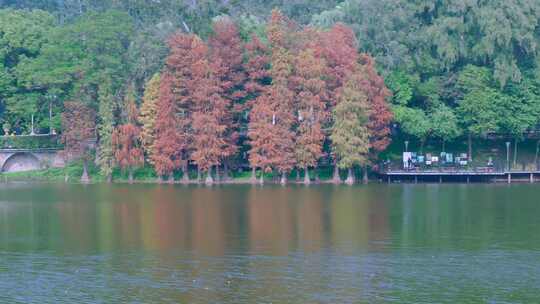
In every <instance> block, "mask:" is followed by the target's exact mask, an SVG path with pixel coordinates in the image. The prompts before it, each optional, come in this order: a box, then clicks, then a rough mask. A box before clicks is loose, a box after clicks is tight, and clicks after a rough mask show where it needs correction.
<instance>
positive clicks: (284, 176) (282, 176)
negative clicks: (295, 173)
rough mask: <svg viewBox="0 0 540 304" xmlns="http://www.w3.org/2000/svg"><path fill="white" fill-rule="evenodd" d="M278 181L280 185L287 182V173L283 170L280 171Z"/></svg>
mask: <svg viewBox="0 0 540 304" xmlns="http://www.w3.org/2000/svg"><path fill="white" fill-rule="evenodd" d="M279 183H280V184H282V185H286V184H287V173H285V172H283V173H281V180H280V181H279Z"/></svg>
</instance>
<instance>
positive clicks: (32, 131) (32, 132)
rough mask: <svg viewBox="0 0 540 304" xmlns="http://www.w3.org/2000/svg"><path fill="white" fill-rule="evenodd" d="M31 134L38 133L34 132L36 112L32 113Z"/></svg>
mask: <svg viewBox="0 0 540 304" xmlns="http://www.w3.org/2000/svg"><path fill="white" fill-rule="evenodd" d="M30 135H36V133H35V132H34V114H32V129H31V131H30Z"/></svg>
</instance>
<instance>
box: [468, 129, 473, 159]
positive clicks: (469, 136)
mask: <svg viewBox="0 0 540 304" xmlns="http://www.w3.org/2000/svg"><path fill="white" fill-rule="evenodd" d="M467 146H468V148H469V154H468V157H469V162H472V134H471V133H469V134H468V136H467Z"/></svg>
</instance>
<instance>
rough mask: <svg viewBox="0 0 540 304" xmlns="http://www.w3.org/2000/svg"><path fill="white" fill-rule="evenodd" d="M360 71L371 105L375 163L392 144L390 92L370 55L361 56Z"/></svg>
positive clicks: (365, 177) (370, 135) (366, 178)
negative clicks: (380, 153) (379, 155)
mask: <svg viewBox="0 0 540 304" xmlns="http://www.w3.org/2000/svg"><path fill="white" fill-rule="evenodd" d="M360 71H361V75H362V79H361V80H360V87H361V88H362V91H363V92H364V93H365V94H366V97H367V99H368V103H369V105H370V116H369V123H368V130H369V142H370V152H371V153H370V158H371V160H372V161H374V160H375V159H376V157H377V155H378V153H379V152H381V151H384V150H385V149H386V148H387V147H388V145H389V144H390V141H391V138H390V135H391V134H390V133H391V130H390V123H391V122H392V119H393V115H392V112H391V110H390V106H389V105H388V103H387V98H388V97H389V96H390V90H388V88H387V87H386V85H385V83H384V79H383V78H382V77H381V76H380V75H379V74H378V73H377V71H376V69H375V60H374V59H373V57H371V56H369V55H368V54H361V55H360ZM363 172H364V178H363V179H364V183H366V182H367V180H368V177H367V166H365V167H364V170H363Z"/></svg>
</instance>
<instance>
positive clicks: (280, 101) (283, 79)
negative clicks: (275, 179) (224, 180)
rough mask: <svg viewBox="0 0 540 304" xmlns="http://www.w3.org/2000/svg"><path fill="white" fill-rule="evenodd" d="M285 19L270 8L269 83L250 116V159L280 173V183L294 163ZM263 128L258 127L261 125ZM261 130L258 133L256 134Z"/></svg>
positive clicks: (292, 98)
mask: <svg viewBox="0 0 540 304" xmlns="http://www.w3.org/2000/svg"><path fill="white" fill-rule="evenodd" d="M288 29H289V21H288V20H287V19H286V18H285V17H284V16H283V15H282V14H281V13H280V12H279V11H276V10H274V11H273V12H272V17H271V19H270V23H269V24H268V40H269V41H270V47H271V54H272V55H271V66H272V67H271V69H270V76H271V77H272V83H271V85H270V86H268V87H267V90H266V92H265V93H264V94H263V95H261V96H260V97H259V98H258V99H257V101H256V102H255V105H254V107H253V110H252V113H251V116H250V126H249V129H250V130H249V137H250V143H251V151H250V162H251V163H252V165H255V166H258V167H261V168H262V169H263V170H264V171H269V170H271V169H276V170H278V172H279V173H281V183H286V182H287V178H286V177H287V174H288V172H290V170H291V169H292V168H293V167H294V164H295V155H294V137H295V132H294V129H293V128H294V123H295V115H294V94H293V92H292V91H291V90H290V89H289V77H290V75H291V71H292V59H291V55H290V53H289V52H288V50H287V39H288V37H287V30H288ZM262 127H264V128H266V129H265V130H262V129H261V128H262ZM261 133H262V134H264V136H261V135H260V134H261Z"/></svg>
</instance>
